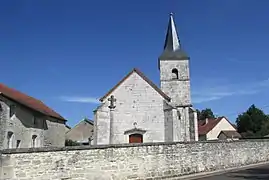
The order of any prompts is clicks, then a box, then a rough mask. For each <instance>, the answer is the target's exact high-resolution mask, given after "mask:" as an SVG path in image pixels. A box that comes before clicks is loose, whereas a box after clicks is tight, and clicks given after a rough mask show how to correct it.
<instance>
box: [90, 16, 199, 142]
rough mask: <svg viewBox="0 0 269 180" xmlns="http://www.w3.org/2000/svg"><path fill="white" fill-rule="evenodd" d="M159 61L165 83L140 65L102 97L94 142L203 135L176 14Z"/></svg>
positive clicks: (166, 139) (168, 139) (192, 138)
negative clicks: (194, 102) (192, 94)
mask: <svg viewBox="0 0 269 180" xmlns="http://www.w3.org/2000/svg"><path fill="white" fill-rule="evenodd" d="M142 43H143V42H142ZM142 56H143V55H141V57H142ZM156 64H158V68H159V71H160V87H158V86H157V85H155V84H154V83H153V82H152V81H151V80H150V79H149V78H148V77H146V75H145V74H144V73H142V72H141V71H140V70H139V69H137V68H134V69H133V70H131V71H130V72H129V73H128V74H127V75H126V76H125V77H124V78H122V79H121V80H120V81H119V82H118V83H116V85H115V86H114V87H112V88H111V89H110V90H109V91H108V92H107V93H105V95H104V96H103V97H101V98H100V102H101V104H100V106H98V107H97V108H96V110H95V111H94V144H121V143H144V142H173V141H197V140H198V124H197V112H196V110H195V108H193V107H192V102H191V89H190V75H189V74H190V73H189V55H188V54H187V53H186V52H185V51H184V50H183V48H182V44H181V42H180V41H179V38H178V34H177V29H176V25H175V22H174V18H173V15H172V14H171V15H170V17H169V22H168V27H167V32H166V38H165V42H164V49H163V50H162V53H161V55H160V56H159V58H158V63H156ZM156 68H157V67H156Z"/></svg>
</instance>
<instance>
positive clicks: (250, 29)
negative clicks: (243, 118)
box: [0, 0, 269, 126]
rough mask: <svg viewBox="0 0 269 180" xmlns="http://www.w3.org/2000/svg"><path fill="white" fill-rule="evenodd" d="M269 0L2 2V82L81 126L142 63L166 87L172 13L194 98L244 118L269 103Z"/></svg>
mask: <svg viewBox="0 0 269 180" xmlns="http://www.w3.org/2000/svg"><path fill="white" fill-rule="evenodd" d="M268 7H269V1H257V0H225V1H221V0H155V1H153V0H152V1H145V0H136V1H126V0H117V1H111V0H98V1H94V0H81V1H70V0H57V1H55V0H40V1H36V0H28V1H23V0H10V1H1V2H0V23H1V27H0V62H1V79H0V80H1V82H3V83H4V84H6V85H7V86H9V87H12V88H15V89H17V90H20V91H22V92H24V93H26V94H28V95H31V96H34V97H36V98H38V99H40V100H42V101H44V102H45V103H46V104H47V105H49V106H50V107H52V108H53V109H55V110H56V111H57V112H59V113H60V114H61V115H62V116H64V117H65V118H67V119H68V124H70V125H71V126H73V125H74V124H76V123H77V122H78V121H80V120H81V119H82V118H83V117H89V118H92V117H93V112H92V111H93V110H94V108H95V107H97V106H98V104H97V103H96V99H98V98H99V97H101V96H102V95H104V94H105V93H106V92H107V91H108V90H109V89H110V88H112V87H113V86H114V85H115V84H116V83H117V82H118V81H119V80H120V79H121V78H123V77H124V76H125V75H126V74H127V73H128V72H129V71H131V70H132V68H134V67H137V68H138V69H140V70H141V71H142V72H144V73H145V74H146V76H148V77H149V78H150V79H151V80H153V82H155V83H156V84H158V85H159V70H158V67H157V62H158V60H157V58H158V56H159V55H160V53H161V51H162V48H163V42H164V39H165V32H166V27H167V23H168V18H169V13H170V12H171V11H172V12H174V16H175V22H176V25H177V28H178V30H179V37H180V39H181V43H182V46H183V47H184V49H185V50H186V51H187V52H188V53H189V55H190V57H191V60H190V71H191V85H192V86H191V89H192V100H193V104H194V106H195V107H196V108H199V109H202V108H206V107H208V108H212V110H213V111H214V112H215V113H216V114H217V115H219V116H221V115H225V116H227V117H228V118H229V119H230V120H231V121H235V119H236V116H237V114H238V113H240V112H242V111H244V110H246V109H247V108H248V107H249V106H250V105H251V104H253V103H254V104H256V105H257V106H258V107H260V108H263V109H264V110H265V111H266V112H268V110H269V108H268V107H267V106H268V105H269V101H268V99H269V94H268V89H269V79H268V78H269V71H268V66H269V50H268V47H269V19H268V17H269V11H268Z"/></svg>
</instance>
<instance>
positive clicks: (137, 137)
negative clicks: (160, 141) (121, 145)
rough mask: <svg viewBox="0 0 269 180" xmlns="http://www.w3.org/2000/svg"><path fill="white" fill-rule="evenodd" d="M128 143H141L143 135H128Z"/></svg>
mask: <svg viewBox="0 0 269 180" xmlns="http://www.w3.org/2000/svg"><path fill="white" fill-rule="evenodd" d="M129 143H143V135H141V134H131V135H129Z"/></svg>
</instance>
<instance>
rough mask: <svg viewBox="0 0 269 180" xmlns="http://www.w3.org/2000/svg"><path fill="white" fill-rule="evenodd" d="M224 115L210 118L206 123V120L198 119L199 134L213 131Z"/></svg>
mask: <svg viewBox="0 0 269 180" xmlns="http://www.w3.org/2000/svg"><path fill="white" fill-rule="evenodd" d="M222 118H223V117H218V118H216V119H208V122H207V123H205V121H206V120H199V121H198V132H199V135H205V134H207V133H208V132H209V131H211V130H212V129H213V128H214V127H215V126H216V125H217V124H218V123H219V122H220V121H221V119H222Z"/></svg>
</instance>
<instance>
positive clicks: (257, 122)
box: [236, 104, 269, 137]
mask: <svg viewBox="0 0 269 180" xmlns="http://www.w3.org/2000/svg"><path fill="white" fill-rule="evenodd" d="M236 124H237V129H238V132H239V133H241V135H242V136H243V137H263V136H265V135H267V134H269V117H268V115H266V114H265V113H264V112H263V111H262V110H261V109H259V108H257V107H256V106H255V105H254V104H253V105H251V106H250V107H249V108H248V109H247V111H246V112H243V113H242V114H239V115H238V117H237V119H236Z"/></svg>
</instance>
